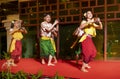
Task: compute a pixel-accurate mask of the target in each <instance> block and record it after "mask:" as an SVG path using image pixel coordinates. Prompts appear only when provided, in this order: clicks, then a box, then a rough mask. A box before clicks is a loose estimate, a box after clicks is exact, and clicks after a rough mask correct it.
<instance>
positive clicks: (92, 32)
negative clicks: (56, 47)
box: [79, 26, 96, 42]
mask: <svg viewBox="0 0 120 79" xmlns="http://www.w3.org/2000/svg"><path fill="white" fill-rule="evenodd" d="M84 32H85V34H84V35H83V36H82V37H81V39H80V40H79V42H83V41H84V40H85V39H86V37H87V35H91V36H92V37H95V36H96V29H95V28H94V27H93V26H91V27H89V28H85V29H84Z"/></svg>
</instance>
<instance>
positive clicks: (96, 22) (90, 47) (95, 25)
mask: <svg viewBox="0 0 120 79" xmlns="http://www.w3.org/2000/svg"><path fill="white" fill-rule="evenodd" d="M84 16H85V20H82V22H81V24H80V27H79V28H80V29H82V30H83V31H84V34H83V35H82V37H81V39H80V40H79V42H81V47H82V52H81V53H82V57H83V65H82V68H81V71H83V72H88V70H87V69H86V68H91V67H90V66H89V65H88V64H89V63H90V61H91V60H93V58H95V56H96V53H97V50H96V48H95V46H94V43H93V41H92V37H95V36H96V29H102V27H103V26H102V23H101V21H100V19H99V18H93V14H92V12H91V11H87V12H86V13H85V15H84Z"/></svg>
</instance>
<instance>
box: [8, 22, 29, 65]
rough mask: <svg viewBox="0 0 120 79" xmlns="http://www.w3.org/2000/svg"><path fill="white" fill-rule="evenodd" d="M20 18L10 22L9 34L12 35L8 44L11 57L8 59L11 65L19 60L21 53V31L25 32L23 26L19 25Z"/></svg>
mask: <svg viewBox="0 0 120 79" xmlns="http://www.w3.org/2000/svg"><path fill="white" fill-rule="evenodd" d="M21 23H22V20H14V21H12V24H11V29H10V35H11V36H12V40H11V44H10V50H9V52H10V55H11V58H10V59H9V61H10V62H11V63H12V66H16V63H17V62H19V60H20V58H21V54H22V42H21V40H22V38H23V35H22V33H27V30H26V29H25V27H21Z"/></svg>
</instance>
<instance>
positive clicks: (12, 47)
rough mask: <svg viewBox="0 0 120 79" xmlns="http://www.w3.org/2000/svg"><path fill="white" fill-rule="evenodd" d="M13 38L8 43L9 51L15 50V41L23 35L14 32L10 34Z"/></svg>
mask: <svg viewBox="0 0 120 79" xmlns="http://www.w3.org/2000/svg"><path fill="white" fill-rule="evenodd" d="M12 37H13V39H12V41H11V45H10V53H11V52H12V51H13V50H15V43H16V40H21V39H22V38H23V35H22V33H21V32H15V33H14V34H13V35H12Z"/></svg>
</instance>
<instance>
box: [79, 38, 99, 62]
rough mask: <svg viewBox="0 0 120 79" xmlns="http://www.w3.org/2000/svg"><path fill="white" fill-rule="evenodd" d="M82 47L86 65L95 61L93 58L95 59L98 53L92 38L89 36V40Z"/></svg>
mask: <svg viewBox="0 0 120 79" xmlns="http://www.w3.org/2000/svg"><path fill="white" fill-rule="evenodd" d="M81 45H82V55H83V61H84V62H85V63H89V62H90V61H91V60H93V58H95V56H96V52H97V50H96V48H95V46H94V43H93V41H92V38H91V37H89V36H87V38H86V39H85V40H84V41H83V42H82V43H81Z"/></svg>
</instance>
